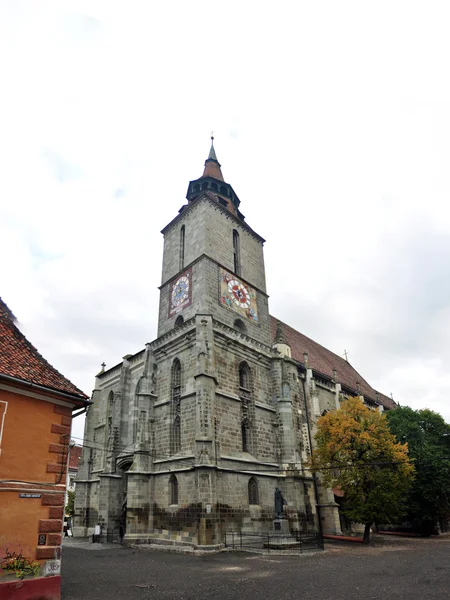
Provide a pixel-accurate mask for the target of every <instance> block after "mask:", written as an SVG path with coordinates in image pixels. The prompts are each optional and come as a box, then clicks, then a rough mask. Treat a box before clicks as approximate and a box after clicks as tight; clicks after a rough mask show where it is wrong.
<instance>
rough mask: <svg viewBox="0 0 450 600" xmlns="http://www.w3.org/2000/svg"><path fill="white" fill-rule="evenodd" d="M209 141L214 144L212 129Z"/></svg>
mask: <svg viewBox="0 0 450 600" xmlns="http://www.w3.org/2000/svg"><path fill="white" fill-rule="evenodd" d="M211 143H213V144H214V131H211Z"/></svg>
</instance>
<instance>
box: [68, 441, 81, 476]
mask: <svg viewBox="0 0 450 600" xmlns="http://www.w3.org/2000/svg"><path fill="white" fill-rule="evenodd" d="M82 452H83V446H72V447H71V448H70V454H69V469H70V470H72V471H78V463H79V462H80V458H81V453H82Z"/></svg>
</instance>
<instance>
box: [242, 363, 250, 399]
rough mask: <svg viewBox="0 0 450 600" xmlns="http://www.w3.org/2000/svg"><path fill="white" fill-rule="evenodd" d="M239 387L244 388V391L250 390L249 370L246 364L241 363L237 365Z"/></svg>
mask: <svg viewBox="0 0 450 600" xmlns="http://www.w3.org/2000/svg"><path fill="white" fill-rule="evenodd" d="M239 387H240V388H244V390H247V391H249V390H250V369H249V368H248V364H247V363H245V362H242V363H241V364H240V365H239ZM241 392H242V390H241ZM241 395H242V394H241Z"/></svg>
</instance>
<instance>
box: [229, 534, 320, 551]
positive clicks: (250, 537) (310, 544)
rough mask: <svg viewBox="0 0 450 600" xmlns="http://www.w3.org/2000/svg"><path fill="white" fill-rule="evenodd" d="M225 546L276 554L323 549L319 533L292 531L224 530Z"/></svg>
mask: <svg viewBox="0 0 450 600" xmlns="http://www.w3.org/2000/svg"><path fill="white" fill-rule="evenodd" d="M223 543H224V545H225V547H226V548H230V549H232V550H247V551H257V552H265V553H270V552H276V553H277V554H280V553H281V554H283V553H284V554H302V553H303V552H312V551H314V550H323V548H324V545H323V537H322V536H321V535H320V534H319V533H316V532H314V533H300V532H294V533H292V534H290V535H287V534H280V533H269V534H256V533H255V534H253V533H243V532H242V531H226V532H224V535H223Z"/></svg>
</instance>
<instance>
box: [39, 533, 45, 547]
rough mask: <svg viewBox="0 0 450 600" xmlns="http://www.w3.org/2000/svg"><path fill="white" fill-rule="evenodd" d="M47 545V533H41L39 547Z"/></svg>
mask: <svg viewBox="0 0 450 600" xmlns="http://www.w3.org/2000/svg"><path fill="white" fill-rule="evenodd" d="M46 543H47V536H46V534H45V533H40V534H39V535H38V546H45V545H46Z"/></svg>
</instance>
